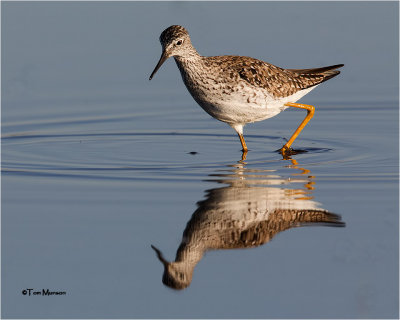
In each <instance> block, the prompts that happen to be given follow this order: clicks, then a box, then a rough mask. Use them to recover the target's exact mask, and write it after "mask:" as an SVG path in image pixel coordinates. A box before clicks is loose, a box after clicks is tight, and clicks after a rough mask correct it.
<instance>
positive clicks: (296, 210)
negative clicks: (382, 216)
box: [151, 158, 345, 290]
mask: <svg viewBox="0 0 400 320" xmlns="http://www.w3.org/2000/svg"><path fill="white" fill-rule="evenodd" d="M286 161H289V162H290V164H289V165H288V166H287V167H288V168H290V169H293V173H292V174H291V175H290V176H289V178H287V179H285V178H283V177H281V176H279V175H277V174H274V173H276V172H275V171H276V170H266V169H261V170H258V169H249V168H247V167H246V162H245V161H239V162H238V163H237V164H234V165H228V166H227V168H226V170H223V171H222V172H219V173H216V174H210V175H209V176H210V177H212V179H210V180H207V181H210V182H215V183H217V184H224V185H227V186H225V187H219V188H213V189H210V190H206V199H205V200H202V201H200V202H198V203H197V205H198V208H197V210H196V211H195V212H194V213H193V215H192V217H191V219H190V220H189V222H188V223H187V225H186V228H185V230H184V232H183V237H182V241H181V244H180V246H179V248H178V250H177V253H176V257H175V261H173V262H169V261H167V260H166V259H165V258H164V256H163V254H162V252H161V251H160V250H159V249H157V248H156V247H155V246H153V245H152V246H151V247H152V248H153V249H154V250H155V252H156V254H157V257H158V259H159V260H160V261H161V263H162V264H163V266H164V274H163V278H162V281H163V283H164V284H165V285H166V286H168V287H170V288H173V289H177V290H180V289H184V288H187V287H188V286H189V285H190V284H191V281H192V276H193V272H194V268H195V267H196V265H197V264H198V263H199V262H200V260H201V259H202V258H203V256H204V254H205V252H207V251H209V250H221V249H245V248H253V247H257V246H260V245H263V244H265V243H267V242H269V241H270V240H271V239H272V238H273V237H274V236H275V235H277V234H278V233H280V232H282V231H285V230H288V229H291V228H295V227H303V226H328V227H344V226H345V223H344V222H342V221H341V216H340V215H338V214H334V213H331V212H328V211H326V210H324V209H322V208H319V203H318V202H316V201H314V200H313V198H314V197H313V190H314V189H315V183H314V181H313V180H314V178H315V177H314V176H312V175H311V172H310V170H308V169H305V168H302V167H300V166H299V165H298V163H297V161H296V160H294V159H291V158H288V159H287V160H286ZM295 183H296V184H301V185H302V187H301V188H298V189H290V188H289V187H290V186H292V185H293V184H295ZM284 185H285V187H283V186H284Z"/></svg>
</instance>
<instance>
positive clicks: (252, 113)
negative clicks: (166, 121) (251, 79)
mask: <svg viewBox="0 0 400 320" xmlns="http://www.w3.org/2000/svg"><path fill="white" fill-rule="evenodd" d="M315 87H316V86H315ZM315 87H311V88H307V89H304V90H301V91H298V92H296V93H295V94H293V95H290V96H287V97H282V98H274V97H273V96H271V95H269V94H268V93H267V92H265V90H253V88H251V90H250V89H248V88H244V89H242V90H241V91H237V92H234V93H224V92H222V93H221V92H207V93H206V94H204V93H203V92H201V91H200V92H198V91H197V92H196V93H194V92H191V94H192V96H193V98H194V99H195V100H196V102H197V103H198V104H199V105H200V106H201V107H202V108H203V109H204V110H205V111H206V112H207V113H208V114H210V115H211V116H212V117H214V118H216V119H218V120H220V121H223V122H226V123H228V124H246V123H251V122H256V121H262V120H265V119H268V118H272V117H274V116H276V115H277V114H279V113H280V112H281V111H283V110H285V109H287V108H288V107H287V106H285V104H286V103H288V102H296V101H297V100H299V99H300V98H302V97H303V96H304V95H306V94H307V93H309V92H310V91H311V90H312V89H314V88H315ZM246 89H247V90H246ZM189 91H191V90H190V89H189Z"/></svg>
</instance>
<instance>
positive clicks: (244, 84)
mask: <svg viewBox="0 0 400 320" xmlns="http://www.w3.org/2000/svg"><path fill="white" fill-rule="evenodd" d="M159 40H160V43H161V46H162V54H161V57H160V59H159V61H158V63H157V65H156V67H155V68H154V70H153V72H152V73H151V75H150V78H149V80H151V79H152V78H153V77H154V75H155V73H156V72H157V71H158V70H159V68H160V67H161V65H162V64H163V63H164V62H165V61H166V60H167V59H168V58H169V57H173V58H174V60H175V62H176V64H177V66H178V69H179V71H180V74H181V76H182V79H183V82H184V84H185V86H186V88H187V89H188V91H189V93H190V94H191V95H192V97H193V98H194V100H195V101H196V102H197V103H198V104H199V105H200V107H202V108H203V109H204V111H205V112H207V113H208V114H209V115H211V116H212V117H214V118H215V119H217V120H220V121H222V122H225V123H227V124H228V125H229V126H231V127H232V128H233V129H234V130H235V131H236V133H237V135H238V136H239V139H240V142H241V145H242V152H243V155H244V157H245V155H246V154H247V152H248V148H247V145H246V142H245V139H244V136H243V127H244V126H245V125H246V124H248V123H253V122H256V121H262V120H265V119H268V118H271V117H273V116H276V115H277V114H279V113H280V112H281V111H283V110H285V109H287V108H288V107H293V108H300V109H305V110H306V111H307V115H306V117H305V118H304V120H303V121H302V122H301V123H300V125H299V127H298V128H297V129H296V130H295V131H294V133H293V134H292V136H291V137H290V139H289V140H288V141H287V142H286V143H285V144H284V146H283V147H282V148H281V149H280V150H279V151H280V153H281V154H282V155H291V154H294V151H293V149H292V148H291V145H292V144H293V142H294V140H295V139H296V138H297V136H298V135H299V134H300V132H301V131H302V130H303V128H304V127H305V126H306V125H307V123H308V122H309V121H310V120H311V118H312V117H313V116H314V112H315V107H314V106H312V105H306V104H300V103H296V102H297V101H298V100H299V99H300V98H302V97H303V96H304V95H306V94H307V93H309V92H310V91H311V90H313V89H314V88H315V87H317V86H318V85H319V84H321V83H323V82H325V81H327V80H329V79H331V78H333V77H335V76H337V75H338V74H339V73H340V71H338V70H337V69H338V68H341V67H343V66H344V64H336V65H331V66H327V67H321V68H312V69H284V68H280V67H277V66H275V65H273V64H270V63H268V62H264V61H262V60H258V59H255V58H251V57H247V56H235V55H224V56H201V55H200V54H199V53H198V52H197V50H196V49H195V48H194V46H193V44H192V41H191V39H190V36H189V33H188V31H187V30H186V29H185V28H184V27H182V26H179V25H173V26H170V27H168V28H167V29H165V30H164V31H163V32H162V33H161V35H160V39H159Z"/></svg>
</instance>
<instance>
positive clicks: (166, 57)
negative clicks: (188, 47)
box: [149, 50, 169, 80]
mask: <svg viewBox="0 0 400 320" xmlns="http://www.w3.org/2000/svg"><path fill="white" fill-rule="evenodd" d="M168 58H169V55H168V53H167V51H166V50H163V53H162V55H161V58H160V60H159V61H158V63H157V65H156V67H155V68H154V70H153V72H152V73H151V75H150V78H149V80H151V79H153V76H154V75H155V73H156V72H157V70H158V69H160V67H161V65H162V64H163V63H164V62H165V60H167V59H168Z"/></svg>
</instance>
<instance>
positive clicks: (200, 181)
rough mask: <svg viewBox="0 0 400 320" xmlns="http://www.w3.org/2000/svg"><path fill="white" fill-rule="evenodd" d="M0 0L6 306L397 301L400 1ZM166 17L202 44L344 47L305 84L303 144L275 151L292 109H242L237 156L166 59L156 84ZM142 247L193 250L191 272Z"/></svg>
mask: <svg viewBox="0 0 400 320" xmlns="http://www.w3.org/2000/svg"><path fill="white" fill-rule="evenodd" d="M1 9H2V22H1V23H2V97H1V98H2V109H1V113H2V114H1V116H2V121H1V125H2V127H1V130H2V141H1V142H2V146H1V151H2V152H1V157H2V177H1V178H2V188H1V190H2V192H1V201H2V202H1V204H2V206H1V219H2V220H1V222H2V229H1V233H2V239H1V240H2V265H1V269H2V281H1V282H2V297H1V298H2V317H3V318H398V316H399V303H398V301H399V277H398V274H399V273H398V270H399V268H398V267H399V265H398V260H399V259H398V258H399V218H398V213H399V201H398V195H399V188H398V165H399V139H398V133H399V131H398V129H399V113H398V112H399V109H398V105H399V101H398V87H399V83H398V70H399V64H398V54H399V52H398V44H399V43H398V36H399V35H398V26H399V25H398V3H395V2H383V3H377V2H352V3H347V2H330V3H322V2H307V3H306V2H303V3H293V2H253V3H241V2H237V3H236V2H235V3H211V2H190V3H189V2H153V3H143V2H118V3H110V2H91V3H86V2H64V3H62V2H60V3H56V2H16V3H10V2H2V4H1ZM205 17H206V22H205ZM172 24H181V25H184V26H185V27H186V28H187V29H188V30H189V32H190V34H191V37H192V41H193V43H194V45H195V46H196V47H197V49H198V51H199V52H200V53H201V54H204V55H218V54H238V55H248V56H252V57H255V58H259V59H262V60H265V61H268V62H270V63H273V64H276V65H278V66H281V67H287V68H309V67H318V66H324V65H330V64H337V63H344V64H345V67H344V68H343V69H342V73H341V74H340V75H339V76H338V77H336V78H334V79H332V80H330V81H328V82H326V83H324V84H322V85H321V86H319V87H318V88H317V89H316V90H314V91H312V92H311V93H310V94H308V95H307V96H306V97H305V98H303V99H302V100H301V102H304V103H307V104H312V105H315V107H316V113H315V116H314V118H313V119H312V120H311V121H310V123H309V124H308V125H307V127H306V128H305V129H304V131H303V132H302V133H301V135H300V136H299V138H298V139H297V140H296V141H295V143H294V147H295V148H297V149H301V150H305V151H307V152H304V153H300V154H297V155H294V156H292V157H291V158H290V159H283V158H282V156H281V155H280V154H279V153H277V152H275V150H277V149H279V148H280V147H281V146H282V145H283V144H284V143H285V142H286V139H287V138H289V137H290V135H291V134H292V132H293V131H294V130H295V128H296V127H297V125H298V124H299V123H300V121H301V120H302V119H303V118H304V116H305V114H304V112H302V111H300V110H286V111H285V112H283V113H281V114H279V115H278V116H276V117H274V118H272V119H269V120H266V121H263V122H259V123H255V124H251V125H248V126H246V127H245V138H246V142H247V145H248V147H249V149H250V151H249V153H248V154H247V158H246V159H245V160H242V153H241V151H240V149H241V146H240V142H239V140H238V138H237V136H236V134H235V133H234V131H233V130H232V129H231V128H230V127H229V126H227V125H225V124H223V123H221V122H218V121H216V120H214V119H212V118H210V117H209V116H208V115H207V114H206V113H204V112H203V110H201V108H199V107H198V106H197V105H196V103H195V102H194V101H193V100H192V98H191V97H190V95H189V94H188V92H187V91H186V89H185V87H184V85H183V84H182V81H181V79H180V75H179V72H178V70H177V68H176V66H175V63H174V62H173V61H172V60H171V61H167V62H166V63H165V64H164V65H163V66H162V68H161V69H160V70H159V71H158V73H157V74H156V76H155V77H154V79H153V80H152V81H151V82H149V81H148V77H149V75H150V73H151V71H152V70H153V68H154V66H155V64H156V63H157V61H158V58H159V56H160V53H161V47H160V44H159V42H158V36H159V34H160V33H161V31H162V30H163V29H164V28H166V27H168V26H169V25H172ZM313 210H314V211H315V210H317V211H318V213H319V216H318V217H319V218H318V219H320V218H321V217H325V216H326V215H328V213H332V214H335V216H334V217H336V219H339V220H335V221H336V222H330V223H327V222H325V223H321V221H318V219H317V218H315V219H314V222H304V221H301V219H303V217H305V216H306V214H307V213H308V212H311V211H313ZM327 212H328V213H327ZM255 213H257V214H255ZM280 215H282V216H280ZM289 215H290V217H289ZM283 217H286V218H287V219H288V221H289V220H290V223H288V225H284V223H283V222H282V221H284V220H285V219H286V218H285V219H284V218H283ZM288 217H289V218H288ZM276 221H280V222H279V223H276ZM338 224H339V226H340V227H333V226H338ZM313 225H314V227H313ZM285 228H286V229H287V230H286V231H283V229H285ZM184 232H185V237H184V238H182V235H183V233H184ZM253 233H254V234H253ZM267 235H270V236H267ZM188 239H189V240H188ZM235 239H236V240H235ZM221 241H222V242H221ZM181 243H182V246H181ZM151 245H154V246H155V247H157V248H158V249H159V250H160V251H161V252H162V254H163V257H164V258H165V259H166V260H168V261H174V260H175V255H176V254H177V251H179V250H178V248H181V249H182V248H183V249H185V250H186V249H187V248H189V247H190V250H187V252H189V253H188V255H186V256H185V258H187V259H186V260H185V259H184V260H185V263H184V266H185V268H188V266H191V267H193V265H195V267H194V269H192V274H191V276H192V278H191V279H190V281H189V282H188V283H187V287H186V289H184V290H178V291H177V290H174V289H171V288H169V287H167V286H166V285H164V284H163V282H162V277H163V272H164V268H163V265H162V264H161V263H160V262H159V261H158V258H157V256H156V254H155V252H154V251H153V250H152V248H151ZM229 246H231V247H236V249H231V250H227V248H228V247H229ZM223 249H224V250H223ZM185 252H186V251H185ZM200 253H201V254H200ZM196 254H199V255H201V257H200V259H197V260H196V262H195V263H193V262H191V261H192V260H190V259H189V258H191V257H192V256H194V255H196ZM189 260H190V261H189ZM27 289H32V291H31V292H34V291H37V292H42V289H49V290H50V291H57V292H65V294H62V295H54V296H43V295H42V294H41V295H33V294H31V295H29V294H26V295H24V294H23V293H22V291H23V290H27Z"/></svg>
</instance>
